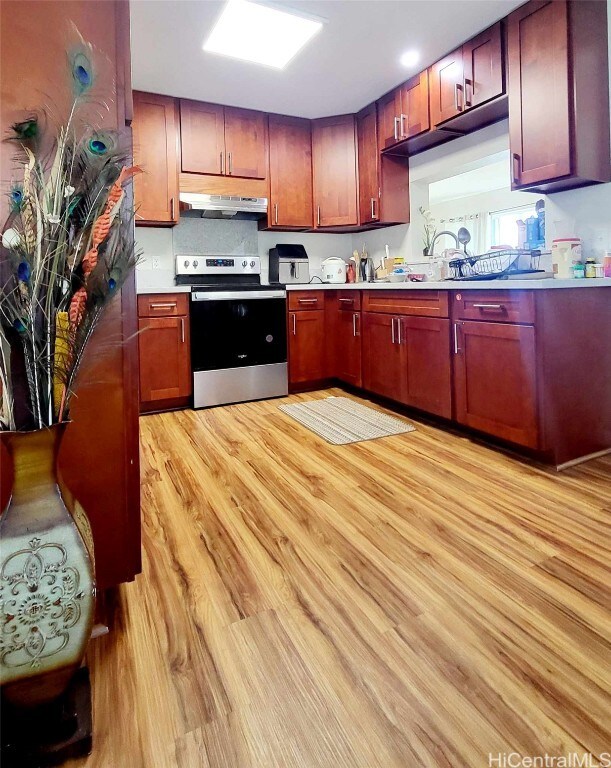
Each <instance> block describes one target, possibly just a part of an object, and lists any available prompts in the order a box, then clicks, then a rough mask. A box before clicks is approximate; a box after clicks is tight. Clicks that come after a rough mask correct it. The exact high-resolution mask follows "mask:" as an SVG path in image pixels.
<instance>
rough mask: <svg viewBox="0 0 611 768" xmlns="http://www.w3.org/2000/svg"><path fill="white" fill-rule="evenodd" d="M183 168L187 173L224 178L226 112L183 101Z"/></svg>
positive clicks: (217, 108) (181, 135) (181, 121)
mask: <svg viewBox="0 0 611 768" xmlns="http://www.w3.org/2000/svg"><path fill="white" fill-rule="evenodd" d="M180 142H181V168H182V170H183V171H184V172H186V173H205V174H216V175H219V176H221V175H223V172H224V168H225V109H224V107H222V106H220V105H218V104H206V103H204V102H201V101H190V100H187V99H180Z"/></svg>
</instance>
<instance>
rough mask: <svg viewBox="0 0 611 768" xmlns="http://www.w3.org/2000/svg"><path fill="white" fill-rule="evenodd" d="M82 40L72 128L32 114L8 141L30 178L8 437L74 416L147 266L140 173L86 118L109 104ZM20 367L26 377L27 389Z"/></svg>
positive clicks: (0, 381) (8, 339)
mask: <svg viewBox="0 0 611 768" xmlns="http://www.w3.org/2000/svg"><path fill="white" fill-rule="evenodd" d="M74 34H75V37H76V39H77V42H76V43H75V45H74V46H73V47H72V49H71V50H70V51H69V53H68V58H67V61H68V77H69V80H70V87H71V89H72V94H71V104H72V106H71V109H70V113H69V115H68V118H67V120H66V122H65V123H64V124H63V125H62V126H61V127H60V128H59V129H58V130H57V133H56V135H55V136H50V135H49V130H48V129H47V128H46V121H45V120H44V119H42V118H40V117H38V116H32V117H30V118H28V119H26V120H23V121H22V122H19V123H16V124H14V125H12V126H11V129H10V135H9V137H8V138H7V139H6V140H7V141H11V142H13V143H14V144H15V146H16V147H17V151H18V158H17V159H18V161H19V163H20V169H21V172H20V174H19V177H20V178H19V181H18V182H17V183H12V184H11V188H10V192H9V205H10V211H11V212H10V215H9V219H8V220H7V222H6V224H5V226H4V228H3V233H2V249H1V251H0V390H1V393H0V430H14V429H15V428H16V416H15V414H16V412H17V410H19V412H20V413H23V412H24V411H27V413H28V414H29V417H28V418H27V419H26V421H27V423H20V424H19V425H18V428H20V429H41V428H44V427H49V426H51V424H54V423H57V422H62V421H66V420H67V419H68V417H69V412H70V402H71V398H72V396H73V394H74V389H75V383H76V380H77V376H78V373H79V370H80V366H81V363H82V360H83V354H84V352H85V349H86V348H87V345H88V344H89V342H90V340H91V337H92V334H93V331H94V330H95V328H96V326H97V324H98V322H99V320H100V317H101V315H102V313H103V312H104V310H105V308H106V307H107V306H108V304H109V302H110V301H111V300H112V298H113V296H115V294H116V293H117V292H118V291H119V289H120V288H121V286H122V284H123V283H124V281H125V279H126V278H127V276H128V275H129V273H130V271H131V270H132V269H133V267H134V266H135V263H136V261H137V255H136V253H135V251H134V244H133V236H132V232H133V211H132V210H128V206H127V205H125V204H124V201H125V199H126V188H127V185H128V184H129V183H130V181H131V178H132V177H133V175H134V174H135V173H137V172H138V171H139V170H140V169H139V168H137V167H130V166H129V165H128V159H129V150H127V151H126V149H125V148H122V147H121V146H120V140H119V134H118V132H113V131H106V130H102V129H101V128H98V127H96V126H92V125H85V124H84V121H83V120H82V119H81V118H80V114H81V111H82V110H83V108H84V106H85V105H89V107H91V104H92V102H95V103H96V104H98V103H99V104H100V105H101V107H102V109H108V104H105V103H104V102H102V101H97V99H98V98H99V97H96V95H95V92H96V91H95V86H96V62H95V61H94V50H93V49H92V47H91V45H89V44H87V43H85V42H84V41H83V40H82V38H80V35H78V33H77V32H76V31H74ZM106 85H108V84H106ZM90 111H91V110H90ZM49 148H50V149H49ZM16 370H18V371H25V376H23V378H24V380H25V385H24V386H17V385H16V382H15V371H16ZM20 422H23V419H21V420H20Z"/></svg>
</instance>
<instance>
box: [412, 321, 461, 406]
mask: <svg viewBox="0 0 611 768" xmlns="http://www.w3.org/2000/svg"><path fill="white" fill-rule="evenodd" d="M400 322H401V344H402V345H403V347H404V351H405V357H406V368H405V372H404V376H405V391H404V394H403V401H404V402H405V403H406V404H407V405H411V406H413V407H414V408H419V409H420V410H422V411H426V412H427V413H434V414H436V415H437V416H443V417H444V418H446V419H450V418H452V364H451V357H450V321H449V320H447V319H440V318H434V317H403V318H401V321H400Z"/></svg>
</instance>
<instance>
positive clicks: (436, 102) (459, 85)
mask: <svg viewBox="0 0 611 768" xmlns="http://www.w3.org/2000/svg"><path fill="white" fill-rule="evenodd" d="M429 76H430V83H429V89H430V91H429V92H430V112H431V123H432V124H433V125H434V126H439V125H442V124H446V123H447V121H450V120H452V123H448V124H447V125H445V127H446V128H450V127H452V128H456V129H457V130H459V129H461V130H475V129H476V128H479V127H481V126H483V125H485V124H486V123H487V122H491V121H493V120H495V119H497V120H498V119H499V118H501V117H506V115H507V112H506V104H505V100H503V102H502V103H500V102H499V104H497V105H496V106H494V108H491V109H489V110H486V112H483V111H478V113H475V112H474V113H472V114H471V115H470V117H467V118H462V117H460V119H457V118H459V116H462V115H463V114H464V113H465V112H469V111H470V110H471V109H474V108H476V107H481V106H482V105H483V104H486V103H487V102H490V101H492V100H494V99H498V98H499V97H501V96H503V94H504V93H505V78H504V66H503V28H502V24H501V22H500V21H499V22H497V23H496V24H494V25H493V26H492V27H490V28H489V29H487V30H485V31H484V32H481V33H480V34H479V35H476V36H475V37H474V38H472V39H471V40H469V41H468V42H466V43H464V45H462V46H461V47H460V48H458V49H456V50H455V51H453V52H452V53H450V54H448V55H447V56H444V58H443V59H441V60H440V61H438V62H436V63H435V64H433V66H432V67H431V68H430V71H429ZM478 115H479V117H478Z"/></svg>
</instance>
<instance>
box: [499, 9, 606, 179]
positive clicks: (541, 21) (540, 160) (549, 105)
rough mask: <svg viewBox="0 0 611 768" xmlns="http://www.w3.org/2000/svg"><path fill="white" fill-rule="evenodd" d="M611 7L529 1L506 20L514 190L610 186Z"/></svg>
mask: <svg viewBox="0 0 611 768" xmlns="http://www.w3.org/2000/svg"><path fill="white" fill-rule="evenodd" d="M606 17H607V4H606V3H604V2H598V1H597V0H582V1H580V2H573V1H572V0H569V1H568V2H567V0H547V1H546V0H532V1H531V2H529V3H527V4H526V5H523V6H521V7H520V8H518V9H517V10H516V11H514V12H513V13H511V14H510V15H509V17H508V33H507V41H508V66H509V71H508V90H509V138H510V151H511V159H512V188H513V189H532V190H533V191H536V192H542V193H545V192H551V191H560V190H563V189H570V188H573V187H577V186H584V185H586V184H591V183H595V182H606V181H609V180H611V160H610V157H609V89H608V50H607V48H608V43H607V18H606Z"/></svg>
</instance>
